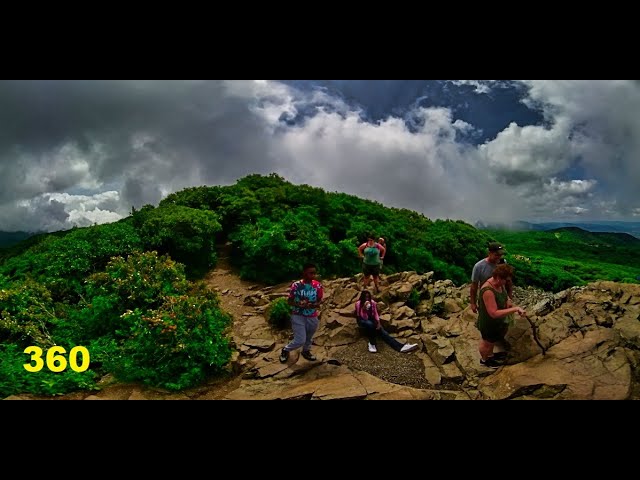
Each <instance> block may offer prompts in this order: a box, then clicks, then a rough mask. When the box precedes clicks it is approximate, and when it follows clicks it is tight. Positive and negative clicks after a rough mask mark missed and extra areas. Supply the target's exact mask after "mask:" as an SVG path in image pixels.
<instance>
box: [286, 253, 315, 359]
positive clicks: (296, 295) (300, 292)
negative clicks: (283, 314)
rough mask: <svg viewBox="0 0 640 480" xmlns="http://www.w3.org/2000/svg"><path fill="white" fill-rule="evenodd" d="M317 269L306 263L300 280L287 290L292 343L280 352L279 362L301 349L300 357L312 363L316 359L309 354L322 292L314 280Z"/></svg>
mask: <svg viewBox="0 0 640 480" xmlns="http://www.w3.org/2000/svg"><path fill="white" fill-rule="evenodd" d="M316 273H317V268H316V266H315V265H314V264H312V263H307V264H306V265H305V266H304V267H303V268H302V280H298V281H296V282H293V283H292V284H291V287H290V288H289V298H288V303H289V305H291V306H292V307H293V313H292V315H291V329H292V330H293V341H291V342H290V343H289V344H288V345H286V346H285V347H284V348H283V349H282V352H280V362H282V363H285V362H286V361H287V360H288V359H289V352H292V351H294V350H297V349H299V348H300V347H302V356H303V357H304V358H306V359H307V360H309V361H311V362H314V361H316V360H317V359H316V357H315V356H314V355H313V354H312V353H311V342H312V340H313V335H314V334H315V333H316V330H318V323H319V319H318V315H319V314H320V311H319V307H320V303H321V302H322V298H323V295H324V291H323V289H322V284H321V283H320V282H318V281H317V280H315V277H316Z"/></svg>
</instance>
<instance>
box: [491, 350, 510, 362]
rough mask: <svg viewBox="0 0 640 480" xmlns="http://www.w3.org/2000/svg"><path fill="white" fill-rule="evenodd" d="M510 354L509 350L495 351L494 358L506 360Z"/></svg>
mask: <svg viewBox="0 0 640 480" xmlns="http://www.w3.org/2000/svg"><path fill="white" fill-rule="evenodd" d="M508 355H509V354H508V353H507V352H495V353H494V354H493V358H494V359H496V360H498V361H500V360H505V359H506V358H507V356H508Z"/></svg>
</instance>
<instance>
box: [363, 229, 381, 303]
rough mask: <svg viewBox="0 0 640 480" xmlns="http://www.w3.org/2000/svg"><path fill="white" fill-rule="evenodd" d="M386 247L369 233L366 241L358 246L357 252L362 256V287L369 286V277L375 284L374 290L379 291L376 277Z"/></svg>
mask: <svg viewBox="0 0 640 480" xmlns="http://www.w3.org/2000/svg"><path fill="white" fill-rule="evenodd" d="M386 251H387V249H386V248H384V247H383V246H382V245H380V244H379V243H378V242H376V237H375V236H374V235H373V234H371V235H369V236H368V237H367V241H366V242H365V243H363V244H362V245H360V246H359V247H358V254H359V255H360V258H362V273H363V274H364V277H363V284H364V288H367V287H368V286H369V282H370V281H371V277H373V283H374V285H375V286H376V292H378V291H379V288H378V279H379V278H380V270H381V268H382V260H383V259H384V254H385V253H386Z"/></svg>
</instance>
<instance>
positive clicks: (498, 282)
mask: <svg viewBox="0 0 640 480" xmlns="http://www.w3.org/2000/svg"><path fill="white" fill-rule="evenodd" d="M513 271H514V269H513V267H512V266H511V265H507V264H502V265H498V266H497V267H496V268H495V270H494V271H493V276H492V277H491V278H489V279H488V280H487V281H486V282H485V283H484V284H483V285H482V287H481V288H480V295H479V301H478V323H477V324H476V325H477V327H478V330H480V334H481V335H482V340H481V341H480V346H479V350H480V356H481V357H482V358H481V360H480V364H481V365H484V366H485V367H490V368H498V367H499V366H500V363H499V362H498V360H497V359H496V358H494V354H493V347H494V345H495V344H496V342H499V341H502V340H503V339H504V336H505V335H506V334H507V330H508V329H509V320H510V315H511V314H513V313H517V314H518V315H520V316H526V314H527V312H525V311H524V310H523V309H522V308H520V307H516V306H512V305H511V302H510V301H509V296H508V294H507V288H506V286H507V284H508V282H509V280H511V279H512V278H513Z"/></svg>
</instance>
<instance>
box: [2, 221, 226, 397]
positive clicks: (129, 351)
mask: <svg viewBox="0 0 640 480" xmlns="http://www.w3.org/2000/svg"><path fill="white" fill-rule="evenodd" d="M113 225H115V224H112V225H111V226H113ZM103 227H104V229H107V230H108V227H109V226H107V225H105V226H103ZM116 228H120V227H116ZM67 238H75V237H72V236H71V235H68V236H67ZM78 243H79V244H80V245H82V240H78ZM98 243H100V242H98ZM69 247H73V245H70V246H69ZM71 250H73V249H71ZM56 251H58V250H56ZM40 253H41V252H39V253H38V255H39V254H40ZM64 253H65V252H63V254H64ZM38 255H35V258H36V259H37V258H38ZM22 256H23V257H27V259H29V258H28V257H29V255H28V253H26V254H24V255H22ZM69 258H70V257H69ZM90 258H94V257H90ZM30 260H34V259H30ZM58 260H60V261H53V259H52V261H51V265H54V266H56V268H57V270H55V269H51V268H50V269H44V270H43V271H42V272H40V274H39V275H38V279H39V281H36V280H35V279H34V278H32V277H31V276H29V275H22V276H21V277H20V278H17V277H16V276H17V275H18V274H17V273H16V272H17V270H16V269H15V265H16V263H15V262H12V265H13V266H12V267H11V268H10V270H11V271H12V272H13V275H14V279H13V280H10V278H9V277H8V276H7V275H6V274H5V275H0V344H1V345H2V347H0V396H6V395H10V394H13V393H36V394H47V395H52V394H61V393H66V392H67V391H71V390H77V389H89V388H94V386H95V383H94V382H95V380H96V379H97V378H98V376H99V375H101V374H105V373H108V372H111V373H114V374H115V375H116V376H117V377H118V378H120V379H121V380H132V381H133V380H135V381H140V382H143V383H146V384H149V385H154V386H160V387H164V388H167V389H183V388H186V387H191V386H194V385H197V384H198V383H200V382H201V381H203V380H204V379H205V378H206V377H207V376H208V375H211V374H216V373H219V372H220V371H221V370H222V369H223V368H224V367H225V365H226V364H227V363H228V361H229V359H230V357H231V350H230V347H229V342H228V339H227V338H226V332H227V329H228V327H229V325H230V323H231V320H230V317H229V316H228V315H227V314H225V313H223V312H222V311H221V309H220V306H219V302H218V298H217V296H216V295H215V294H214V293H213V292H212V291H210V290H209V289H208V288H206V286H205V285H204V284H202V283H192V282H190V281H188V280H187V279H186V277H185V273H184V266H183V265H182V264H180V263H176V262H174V261H173V260H171V259H170V258H168V257H158V255H157V254H156V252H146V253H139V252H137V253H133V254H131V255H129V256H128V257H127V258H126V259H125V258H124V257H113V258H112V259H111V260H110V261H109V262H108V263H107V264H106V265H105V266H104V269H103V271H98V272H96V273H93V274H91V275H89V276H88V277H86V278H85V280H84V281H83V282H79V281H78V282H75V283H74V284H73V285H74V286H73V288H72V289H67V290H65V289H62V288H60V285H61V284H63V285H64V284H67V283H69V284H70V280H74V279H76V273H75V272H72V271H69V270H68V262H65V261H63V260H64V259H58ZM83 260H85V262H78V265H80V266H81V267H82V268H83V269H85V271H87V268H89V267H87V265H89V264H91V262H89V261H87V257H85V258H84V259H83ZM31 263H32V264H33V265H38V262H37V261H35V260H34V261H33V262H31ZM56 273H57V274H58V275H59V276H56ZM50 287H54V288H55V292H57V293H54V290H53V289H51V288H50ZM53 345H59V346H62V347H63V348H65V349H66V350H67V352H68V351H70V350H71V348H73V347H74V346H78V345H80V346H84V347H86V348H87V349H88V351H89V353H90V356H91V364H90V369H89V370H88V371H86V372H81V373H79V372H75V371H73V370H72V369H71V368H67V369H65V370H64V371H63V372H60V373H52V372H50V371H48V369H47V368H43V369H42V370H41V371H40V372H28V371H26V370H25V369H24V368H23V364H25V363H29V358H30V357H29V355H27V354H25V353H23V350H24V349H25V348H26V347H28V346H38V347H41V348H42V349H43V350H44V351H46V350H47V349H48V348H50V347H51V346H53Z"/></svg>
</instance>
